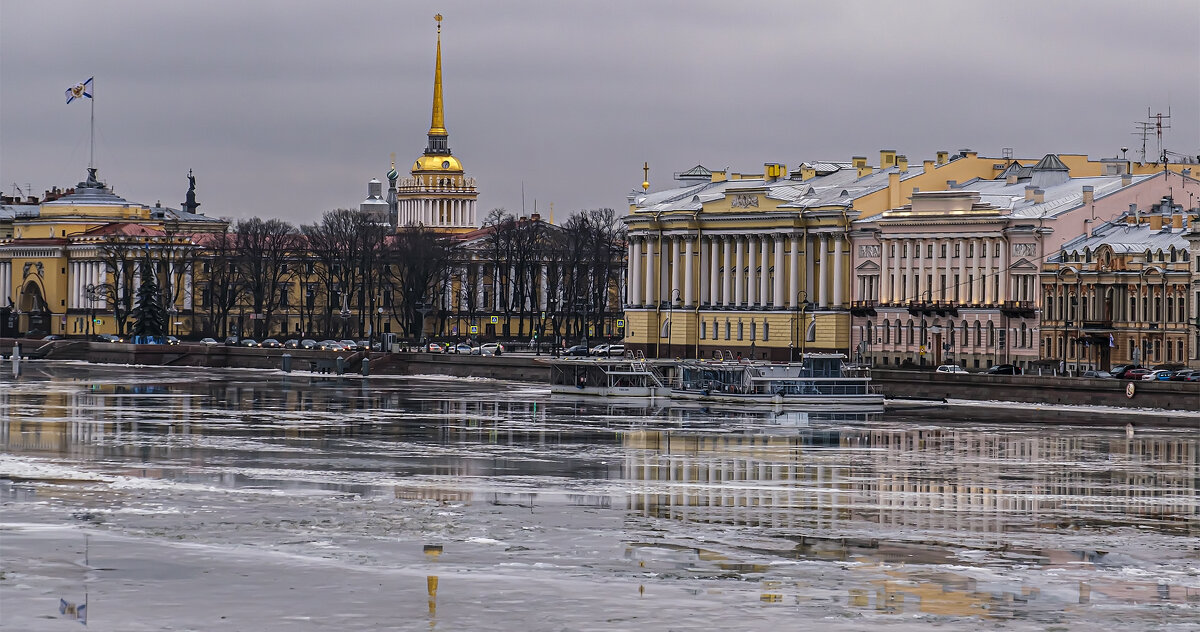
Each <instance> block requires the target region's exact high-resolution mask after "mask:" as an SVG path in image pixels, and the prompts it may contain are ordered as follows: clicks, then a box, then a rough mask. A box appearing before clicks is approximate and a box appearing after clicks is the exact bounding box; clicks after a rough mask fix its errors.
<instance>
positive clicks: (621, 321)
mask: <svg viewBox="0 0 1200 632" xmlns="http://www.w3.org/2000/svg"><path fill="white" fill-rule="evenodd" d="M624 328H625V319H624V318H618V319H617V329H624Z"/></svg>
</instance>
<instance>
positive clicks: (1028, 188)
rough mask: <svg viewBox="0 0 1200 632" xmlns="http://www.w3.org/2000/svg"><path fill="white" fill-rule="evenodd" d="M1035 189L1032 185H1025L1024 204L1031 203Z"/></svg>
mask: <svg viewBox="0 0 1200 632" xmlns="http://www.w3.org/2000/svg"><path fill="white" fill-rule="evenodd" d="M1036 189H1037V187H1035V186H1033V185H1032V184H1027V185H1025V201H1026V202H1031V201H1033V192H1034V191H1035V190H1036Z"/></svg>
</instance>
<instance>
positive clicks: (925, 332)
mask: <svg viewBox="0 0 1200 632" xmlns="http://www.w3.org/2000/svg"><path fill="white" fill-rule="evenodd" d="M921 344H923V345H927V344H929V323H927V322H925V319H924V318H922V319H921Z"/></svg>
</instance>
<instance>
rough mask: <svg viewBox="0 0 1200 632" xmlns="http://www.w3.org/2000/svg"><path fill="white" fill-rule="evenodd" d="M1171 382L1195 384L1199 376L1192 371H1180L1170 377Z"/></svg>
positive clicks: (1199, 378)
mask: <svg viewBox="0 0 1200 632" xmlns="http://www.w3.org/2000/svg"><path fill="white" fill-rule="evenodd" d="M1171 381H1172V382H1197V381H1200V375H1197V374H1196V371H1195V370H1194V369H1182V370H1179V371H1176V372H1175V375H1172V376H1171Z"/></svg>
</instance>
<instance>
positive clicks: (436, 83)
mask: <svg viewBox="0 0 1200 632" xmlns="http://www.w3.org/2000/svg"><path fill="white" fill-rule="evenodd" d="M433 19H434V20H436V21H437V66H435V68H434V71H433V122H432V123H430V125H429V134H430V135H437V136H445V135H446V115H445V111H444V110H443V108H442V14H441V13H439V14H437V15H435V16H433Z"/></svg>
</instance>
